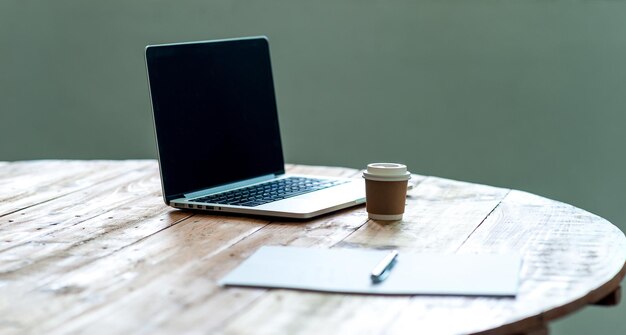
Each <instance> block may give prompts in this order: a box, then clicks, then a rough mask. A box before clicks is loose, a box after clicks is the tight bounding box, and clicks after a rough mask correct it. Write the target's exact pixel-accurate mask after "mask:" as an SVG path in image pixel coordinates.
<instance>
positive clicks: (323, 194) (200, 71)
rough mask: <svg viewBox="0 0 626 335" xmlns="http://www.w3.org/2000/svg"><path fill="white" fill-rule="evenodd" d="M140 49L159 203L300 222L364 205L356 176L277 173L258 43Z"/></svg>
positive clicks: (270, 103)
mask: <svg viewBox="0 0 626 335" xmlns="http://www.w3.org/2000/svg"><path fill="white" fill-rule="evenodd" d="M145 51H146V66H147V71H148V84H149V88H150V97H151V100H152V112H153V116H154V128H155V133H156V141H157V152H158V160H159V170H160V174H161V186H162V190H163V198H164V201H165V203H166V204H167V205H169V206H172V207H175V208H184V209H194V210H204V211H213V212H228V213H240V214H255V215H264V216H277V217H287V218H301V219H305V218H311V217H314V216H318V215H321V214H325V213H329V212H331V211H335V210H339V209H343V208H347V207H350V206H354V205H358V204H362V203H364V202H365V186H364V183H363V180H362V178H358V179H345V178H329V177H314V176H300V175H290V174H285V162H284V159H283V151H282V145H281V138H280V130H279V125H278V113H277V108H276V99H275V96H274V83H273V78H272V67H271V63H270V53H269V43H268V40H267V38H266V37H248V38H237V39H227V40H215V41H201V42H188V43H175V44H161V45H149V46H147V47H146V50H145Z"/></svg>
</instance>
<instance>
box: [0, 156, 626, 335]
mask: <svg viewBox="0 0 626 335" xmlns="http://www.w3.org/2000/svg"><path fill="white" fill-rule="evenodd" d="M287 170H289V172H292V173H298V174H310V175H328V176H344V177H351V176H353V177H359V174H360V171H358V170H354V169H345V168H333V167H311V166H302V165H287ZM412 183H414V184H415V185H416V187H414V188H413V190H411V191H409V194H408V197H407V208H406V213H405V217H404V219H403V220H402V221H401V222H392V223H383V222H377V221H373V220H368V219H367V213H366V212H365V208H364V206H358V207H354V208H350V209H347V210H343V211H340V212H336V213H333V214H330V215H326V216H323V217H320V218H317V219H314V220H308V221H294V220H274V219H272V220H271V221H270V219H266V218H253V217H244V216H226V215H212V214H210V213H197V212H187V211H179V210H174V209H171V208H169V207H167V206H165V205H164V204H163V201H162V198H161V195H160V184H159V179H158V171H157V166H156V163H155V162H154V161H124V162H111V161H96V162H80V161H35V162H16V163H3V162H0V186H5V188H2V187H0V333H3V334H40V333H53V334H54V333H61V334H67V333H103V332H106V333H139V334H141V333H145V334H152V333H155V332H158V333H181V332H184V333H225V334H242V333H243V334H247V333H251V332H253V333H260V334H263V333H266V334H275V333H277V332H278V333H298V334H312V333H315V334H319V333H340V334H344V333H366V334H378V333H390V334H405V333H428V334H456V333H485V334H513V333H532V332H535V333H547V328H546V324H547V322H549V321H550V320H552V319H554V318H558V317H561V316H563V315H566V314H569V313H572V312H574V311H576V310H577V309H580V308H582V307H583V306H585V305H587V304H592V303H610V300H611V299H612V298H618V297H619V295H618V294H619V291H615V290H616V289H618V288H619V285H620V282H621V280H622V278H623V277H624V271H625V268H624V260H625V259H626V238H625V237H624V234H623V233H622V232H621V231H619V229H617V228H616V227H615V226H613V225H612V224H610V223H609V222H607V221H606V220H604V219H602V218H600V217H598V216H595V215H593V214H590V213H587V212H585V211H583V210H580V209H578V208H575V207H573V206H570V205H567V204H563V203H560V202H556V201H553V200H549V199H545V198H542V197H539V196H536V195H532V194H528V193H525V192H520V191H515V190H508V189H502V188H495V187H489V186H485V185H477V184H471V183H465V182H459V181H452V180H448V179H442V178H436V177H424V176H419V175H414V176H413V178H412ZM12 194H13V195H12ZM263 245H292V246H306V247H327V248H339V247H340V248H399V249H400V250H402V251H403V252H424V251H427V252H443V253H502V252H510V251H516V252H520V253H522V255H523V257H524V265H523V268H522V270H521V278H522V282H521V286H520V294H519V295H518V297H517V298H516V299H510V298H487V297H473V298H469V297H437V296H415V297H386V296H364V295H360V296H359V295H336V294H324V293H313V292H298V291H291V290H264V289H256V288H250V289H239V288H223V287H220V286H218V285H217V281H218V280H219V279H220V278H222V277H223V276H224V275H225V274H226V273H228V272H229V271H231V270H232V269H234V268H235V267H236V266H237V265H238V264H240V263H241V261H243V260H244V259H246V258H247V257H248V256H250V255H251V254H252V253H254V252H255V251H256V250H257V249H258V248H259V247H261V246H263ZM434 270H435V271H436V269H434ZM613 292H616V293H615V294H613ZM612 294H613V295H612ZM613 300H614V302H616V301H615V299H613Z"/></svg>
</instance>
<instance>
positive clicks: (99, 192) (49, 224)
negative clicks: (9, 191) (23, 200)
mask: <svg viewBox="0 0 626 335" xmlns="http://www.w3.org/2000/svg"><path fill="white" fill-rule="evenodd" d="M158 183H159V181H158V174H157V167H156V165H154V164H151V165H150V166H145V167H142V168H140V169H135V170H129V171H128V172H126V173H122V174H120V175H119V176H116V177H113V178H111V179H108V180H107V183H106V184H103V185H98V186H96V185H92V187H88V188H84V189H81V190H78V191H75V192H72V193H69V194H65V195H63V196H60V197H58V198H56V199H54V200H52V201H47V202H45V203H41V204H38V205H33V206H31V207H29V208H27V209H25V210H22V211H20V212H17V213H13V214H7V215H5V216H3V217H0V236H2V244H1V245H0V259H2V260H3V261H4V262H6V260H7V257H6V253H5V254H3V251H5V250H8V249H15V248H19V247H20V246H24V245H25V244H29V243H30V244H45V243H46V241H55V242H56V243H73V242H78V241H77V240H75V239H74V237H73V236H70V237H62V236H59V234H60V232H61V231H64V230H65V231H71V230H77V229H78V228H83V227H81V226H78V227H77V226H76V225H80V224H81V223H82V222H84V221H86V220H89V219H90V218H94V217H97V216H101V215H102V214H104V213H106V212H108V211H111V210H114V209H116V208H117V207H120V206H124V205H127V204H128V203H132V202H134V201H136V200H137V199H141V198H145V197H147V196H148V197H157V196H158V195H159V193H158V192H159V191H158V189H157V188H156V187H155V186H157V185H158ZM144 184H149V185H150V186H148V187H149V189H147V188H146V187H144V186H143V185H144ZM136 185H139V186H140V187H137V186H136ZM129 186H132V187H133V188H134V189H133V190H129V189H125V188H128V187H129ZM146 192H149V193H146ZM87 228H90V230H89V231H92V230H95V227H94V226H93V225H88V226H87ZM80 232H81V234H82V236H88V235H87V234H86V233H87V232H85V231H80ZM90 238H91V237H90ZM27 249H28V248H27ZM12 251H13V252H14V251H15V250H12ZM16 258H17V259H22V260H25V259H28V261H33V260H34V259H33V257H32V255H30V254H29V252H28V251H27V252H26V254H24V255H21V256H18V257H16ZM6 266H7V263H3V264H1V265H0V273H2V272H3V271H6Z"/></svg>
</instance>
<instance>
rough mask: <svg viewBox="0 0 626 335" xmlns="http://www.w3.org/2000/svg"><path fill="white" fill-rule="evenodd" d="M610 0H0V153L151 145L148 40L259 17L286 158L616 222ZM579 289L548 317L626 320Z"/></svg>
mask: <svg viewBox="0 0 626 335" xmlns="http://www.w3.org/2000/svg"><path fill="white" fill-rule="evenodd" d="M625 12H626V3H625V2H621V1H582V0H581V1H576V0H572V1H558V0H553V1H538V0H537V1H531V0H529V1H507V0H497V1H496V0H494V1H488V0H464V1H461V0H458V1H450V0H447V1H445V0H439V1H435V0H432V1H418V0H380V1H374V0H352V1H301V3H298V1H290V0H283V1H226V0H224V1H147V0H146V1H78V0H76V1H68V0H55V1H32V0H2V1H0V28H1V29H0V160H21V159H35V158H77V159H95V158H106V159H109V158H110V159H121V158H152V157H154V156H155V149H154V138H153V133H152V120H151V114H150V113H151V112H150V107H149V98H148V88H147V83H146V75H145V67H144V60H143V48H144V46H145V45H146V44H153V43H165V42H180V41H191V40H206V39H216V38H228V37H237V36H249V35H267V36H268V37H269V39H270V42H271V47H272V50H271V51H272V60H273V63H274V77H275V78H274V79H275V82H276V90H277V100H278V106H279V114H280V119H281V126H282V137H283V141H284V150H285V155H286V159H287V160H288V161H289V162H293V163H304V164H320V165H340V166H349V167H363V166H364V165H365V164H366V163H367V162H372V161H400V162H405V163H407V164H408V165H409V167H410V169H411V171H413V172H415V173H420V174H426V175H436V176H442V177H448V178H454V179H461V180H467V181H473V182H479V183H485V184H491V185H497V186H503V187H512V188H517V189H523V190H528V191H531V192H533V193H536V194H540V195H544V196H547V197H549V198H553V199H557V200H561V201H564V202H568V203H571V204H573V205H576V206H578V207H581V208H584V209H586V210H589V211H591V212H593V213H596V214H598V215H600V216H602V217H605V218H607V219H608V220H609V221H611V222H613V223H614V224H616V225H618V226H620V227H621V228H622V230H624V228H626V206H624V200H625V199H626V198H625V196H624V190H625V189H626V178H624V171H626V157H625V149H624V144H626V134H625V132H624V131H623V129H624V126H625V125H626V113H624V108H625V106H626V19H624V18H625ZM625 312H626V307H624V304H622V305H621V306H620V307H617V308H610V309H604V308H598V307H587V308H585V309H584V310H583V311H582V312H579V313H576V314H575V315H573V316H571V317H567V318H565V319H563V320H562V321H558V322H556V323H553V324H552V325H551V329H552V330H553V333H554V334H589V333H602V334H617V333H624V332H626V322H625V321H623V316H624V313H625Z"/></svg>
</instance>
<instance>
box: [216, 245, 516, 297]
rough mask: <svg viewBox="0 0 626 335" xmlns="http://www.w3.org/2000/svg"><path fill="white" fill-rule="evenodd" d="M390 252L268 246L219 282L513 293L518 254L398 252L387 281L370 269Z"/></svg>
mask: <svg viewBox="0 0 626 335" xmlns="http://www.w3.org/2000/svg"><path fill="white" fill-rule="evenodd" d="M387 253H389V251H385V250H369V249H318V248H295V247H279V246H264V247H261V248H260V249H259V250H257V252H256V253H254V254H253V255H252V256H250V257H249V258H248V259H247V260H245V261H244V262H242V264H241V265H239V267H237V268H236V269H235V270H233V271H232V272H231V273H229V274H228V275H227V276H226V277H224V278H223V279H222V280H221V281H220V285H228V286H252V287H267V288H290V289H300V290H312V291H322V292H338V293H364V294H391V295H415V294H429V295H481V296H515V295H516V293H517V288H518V281H519V279H518V277H519V270H520V266H521V257H520V256H519V255H514V254H507V255H475V254H411V253H403V252H400V255H399V256H398V258H397V262H396V264H395V266H394V267H393V269H392V270H391V272H390V273H389V276H388V277H387V279H386V280H385V281H383V282H382V283H379V284H373V283H372V281H371V279H370V272H371V271H372V269H373V268H374V267H375V266H376V264H378V263H379V262H380V261H381V260H382V259H383V258H384V257H385V255H387Z"/></svg>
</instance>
